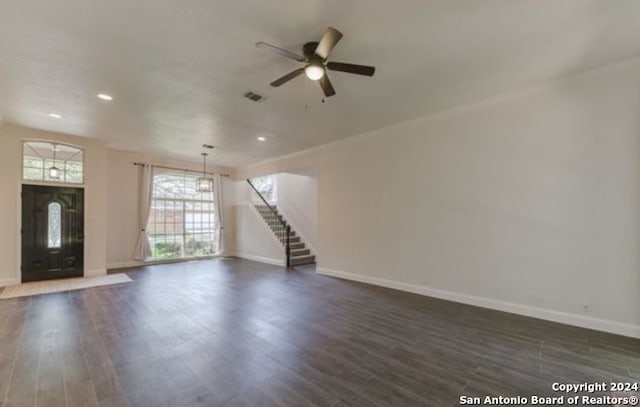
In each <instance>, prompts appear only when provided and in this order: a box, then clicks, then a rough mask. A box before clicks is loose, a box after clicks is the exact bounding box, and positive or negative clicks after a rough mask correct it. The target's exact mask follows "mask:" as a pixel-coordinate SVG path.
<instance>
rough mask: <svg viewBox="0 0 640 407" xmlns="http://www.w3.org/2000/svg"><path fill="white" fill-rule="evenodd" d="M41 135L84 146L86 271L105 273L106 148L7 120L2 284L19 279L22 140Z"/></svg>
mask: <svg viewBox="0 0 640 407" xmlns="http://www.w3.org/2000/svg"><path fill="white" fill-rule="evenodd" d="M30 139H38V140H52V141H59V142H63V143H69V144H74V145H77V146H80V147H82V148H84V150H85V167H84V176H85V264H84V268H85V275H99V274H105V273H106V269H105V259H106V191H105V188H104V185H105V183H106V172H105V169H106V149H105V147H104V145H103V144H102V143H101V142H99V141H97V140H95V139H90V138H82V137H73V136H67V135H64V134H58V133H51V132H45V131H39V130H34V129H28V128H24V127H19V126H13V125H9V124H4V125H3V126H0V163H1V164H0V165H1V168H0V169H1V170H0V185H2V187H3V190H4V197H3V199H2V200H0V247H2V255H1V256H0V286H4V285H10V284H17V283H19V282H20V242H19V232H18V231H19V224H20V213H21V201H20V196H19V191H20V189H21V179H22V174H21V171H22V141H23V140H30Z"/></svg>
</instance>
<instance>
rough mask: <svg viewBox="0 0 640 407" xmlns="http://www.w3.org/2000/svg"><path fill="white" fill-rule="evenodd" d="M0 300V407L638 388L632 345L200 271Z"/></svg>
mask: <svg viewBox="0 0 640 407" xmlns="http://www.w3.org/2000/svg"><path fill="white" fill-rule="evenodd" d="M128 274H129V275H130V276H131V277H132V278H133V279H134V280H135V281H134V282H133V283H129V284H123V285H118V286H109V287H99V288H92V289H87V290H80V291H74V292H67V293H60V294H49V295H41V296H35V297H29V298H20V299H13V300H3V301H0V404H2V405H3V406H7V407H8V406H49V407H50V406H83V407H84V406H96V405H100V406H113V407H126V406H193V405H207V406H209V405H210V406H427V405H432V406H452V405H457V404H458V400H459V397H460V396H461V395H468V396H474V395H503V396H514V395H524V396H529V395H532V394H538V395H556V396H557V395H558V394H554V393H553V392H552V391H551V384H552V383H553V382H572V383H580V382H596V381H597V382H601V381H604V382H609V381H612V380H613V381H623V382H638V381H640V340H634V339H629V338H624V337H618V336H613V335H607V334H603V333H598V332H593V331H588V330H583V329H578V328H572V327H567V326H563V325H559V324H553V323H549V322H544V321H539V320H534V319H529V318H524V317H519V316H514V315H509V314H505V313H500V312H494V311H489V310H484V309H480V308H474V307H470V306H464V305H460V304H455V303H450V302H445V301H440V300H435V299H430V298H426V297H421V296H417V295H412V294H407V293H402V292H398V291H393V290H388V289H383V288H378V287H373V286H367V285H364V284H358V283H352V282H347V281H341V280H337V279H332V278H328V277H324V276H321V275H317V274H315V272H314V271H313V269H310V268H298V269H296V270H293V271H284V270H283V269H281V268H278V267H274V266H268V265H264V264H260V263H254V262H249V261H244V260H221V259H220V260H208V261H202V262H192V263H182V264H173V265H162V266H153V267H147V268H144V269H140V270H133V271H128Z"/></svg>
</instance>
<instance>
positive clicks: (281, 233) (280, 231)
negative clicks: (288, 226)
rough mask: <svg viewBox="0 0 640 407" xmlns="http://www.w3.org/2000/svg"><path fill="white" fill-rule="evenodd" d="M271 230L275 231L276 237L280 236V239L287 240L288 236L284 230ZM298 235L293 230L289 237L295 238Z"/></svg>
mask: <svg viewBox="0 0 640 407" xmlns="http://www.w3.org/2000/svg"><path fill="white" fill-rule="evenodd" d="M271 230H273V233H275V234H276V235H278V237H281V238H283V239H284V238H285V237H286V236H287V233H286V231H285V230H284V229H282V228H280V229H273V228H271ZM295 235H296V231H295V230H292V231H291V232H289V236H291V237H293V236H295Z"/></svg>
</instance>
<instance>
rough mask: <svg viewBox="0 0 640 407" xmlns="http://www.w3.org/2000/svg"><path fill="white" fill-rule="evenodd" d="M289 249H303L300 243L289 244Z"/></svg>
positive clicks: (302, 244)
mask: <svg viewBox="0 0 640 407" xmlns="http://www.w3.org/2000/svg"><path fill="white" fill-rule="evenodd" d="M289 248H290V249H291V250H297V249H304V243H302V242H297V243H290V244H289Z"/></svg>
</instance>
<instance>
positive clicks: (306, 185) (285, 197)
mask: <svg viewBox="0 0 640 407" xmlns="http://www.w3.org/2000/svg"><path fill="white" fill-rule="evenodd" d="M275 178H276V183H277V186H278V187H277V188H278V210H279V211H280V213H282V214H283V215H284V217H285V219H287V221H288V222H289V223H290V224H291V225H292V227H293V228H294V229H295V231H296V232H298V233H299V234H300V236H302V238H303V240H304V241H305V243H307V245H308V246H309V247H310V248H311V250H312V251H313V252H314V253H316V252H317V249H316V248H317V246H318V221H317V219H318V214H317V212H318V182H317V180H316V177H315V174H309V175H300V174H293V173H288V172H284V173H280V174H276V175H275Z"/></svg>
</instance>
